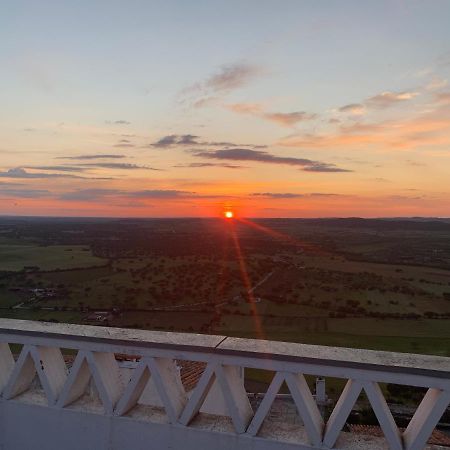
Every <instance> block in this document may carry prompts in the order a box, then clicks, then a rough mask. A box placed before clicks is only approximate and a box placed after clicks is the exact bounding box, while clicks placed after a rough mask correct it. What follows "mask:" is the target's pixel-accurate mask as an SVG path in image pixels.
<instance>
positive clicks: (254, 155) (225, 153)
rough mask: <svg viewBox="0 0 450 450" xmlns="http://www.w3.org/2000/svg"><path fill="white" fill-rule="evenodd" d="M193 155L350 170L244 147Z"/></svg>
mask: <svg viewBox="0 0 450 450" xmlns="http://www.w3.org/2000/svg"><path fill="white" fill-rule="evenodd" d="M194 156H197V157H201V158H210V159H226V160H232V161H254V162H259V163H266V164H267V163H268V164H283V165H289V166H297V167H300V168H301V170H306V171H309V172H350V170H346V169H341V168H339V167H336V166H335V165H334V164H328V163H323V162H320V161H313V160H310V159H306V158H294V157H285V156H276V155H272V154H271V153H268V152H265V151H261V150H250V149H245V148H235V149H222V150H213V151H200V152H196V153H194Z"/></svg>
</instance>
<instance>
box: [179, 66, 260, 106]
mask: <svg viewBox="0 0 450 450" xmlns="http://www.w3.org/2000/svg"><path fill="white" fill-rule="evenodd" d="M263 72H264V71H263V69H262V68H261V67H260V66H257V65H254V64H249V63H235V64H228V65H223V66H222V67H220V68H219V70H218V71H217V72H215V73H213V74H212V75H210V76H209V77H207V78H206V79H205V80H203V81H200V82H197V83H194V84H191V85H190V86H188V87H187V88H185V89H184V90H183V91H182V92H181V98H182V99H183V100H182V101H183V102H184V103H189V104H191V105H192V106H194V107H204V106H208V105H210V104H213V103H215V102H216V101H217V100H218V99H219V98H221V97H223V96H224V95H226V94H228V93H230V92H232V91H234V90H236V89H239V88H242V87H244V86H246V85H248V84H249V83H250V82H251V81H253V80H255V79H256V78H257V77H259V76H260V75H261V74H262V73H263Z"/></svg>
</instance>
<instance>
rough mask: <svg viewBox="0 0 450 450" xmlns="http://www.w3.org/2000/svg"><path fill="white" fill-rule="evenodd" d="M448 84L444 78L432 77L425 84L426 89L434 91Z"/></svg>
mask: <svg viewBox="0 0 450 450" xmlns="http://www.w3.org/2000/svg"><path fill="white" fill-rule="evenodd" d="M447 85H448V81H447V80H445V79H444V78H440V77H434V78H433V79H432V80H431V81H430V82H429V83H428V84H427V85H426V86H425V89H426V90H427V91H436V90H438V89H442V88H443V87H445V86H447Z"/></svg>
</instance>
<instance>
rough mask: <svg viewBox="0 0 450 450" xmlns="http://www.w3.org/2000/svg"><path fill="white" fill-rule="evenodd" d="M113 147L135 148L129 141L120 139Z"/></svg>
mask: <svg viewBox="0 0 450 450" xmlns="http://www.w3.org/2000/svg"><path fill="white" fill-rule="evenodd" d="M113 147H121V148H132V147H135V145H134V144H133V143H132V142H131V141H130V140H129V139H121V140H120V141H119V142H118V143H117V144H115V145H114V146H113Z"/></svg>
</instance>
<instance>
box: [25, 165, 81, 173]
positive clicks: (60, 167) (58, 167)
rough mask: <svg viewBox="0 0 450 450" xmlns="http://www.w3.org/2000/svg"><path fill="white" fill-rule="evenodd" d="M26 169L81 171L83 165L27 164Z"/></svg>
mask: <svg viewBox="0 0 450 450" xmlns="http://www.w3.org/2000/svg"><path fill="white" fill-rule="evenodd" d="M27 169H35V170H52V171H57V172H83V171H84V170H86V169H85V168H84V167H77V166H27Z"/></svg>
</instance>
